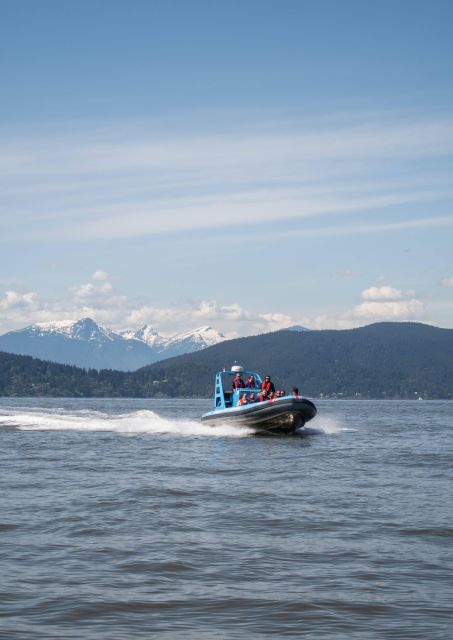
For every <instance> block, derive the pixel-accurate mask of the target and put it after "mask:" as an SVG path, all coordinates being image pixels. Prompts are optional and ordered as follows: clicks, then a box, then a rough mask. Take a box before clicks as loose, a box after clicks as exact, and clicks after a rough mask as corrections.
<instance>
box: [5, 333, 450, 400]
mask: <svg viewBox="0 0 453 640" xmlns="http://www.w3.org/2000/svg"><path fill="white" fill-rule="evenodd" d="M234 360H237V361H238V362H240V363H241V364H242V365H243V366H244V367H246V368H247V369H252V370H256V371H258V372H260V373H262V374H264V373H270V374H271V376H272V378H273V379H274V381H275V383H276V385H277V386H278V387H283V388H284V389H289V388H290V387H291V386H292V385H297V386H298V387H299V388H300V389H301V391H302V393H304V394H305V395H308V396H312V397H319V396H320V395H324V396H335V395H336V396H338V395H339V396H340V397H341V396H344V397H362V398H385V397H388V398H415V397H418V396H419V395H420V396H422V397H424V398H452V397H453V329H439V328H437V327H432V326H429V325H423V324H418V323H379V324H373V325H369V326H367V327H362V328H359V329H352V330H344V331H306V332H294V331H278V332H274V333H268V334H263V335H259V336H252V337H248V338H240V339H238V340H229V341H226V342H222V343H220V344H217V345H215V346H213V347H210V348H208V349H205V350H204V351H199V352H197V353H193V354H190V355H189V354H187V355H183V356H180V357H177V358H172V359H169V360H164V361H162V362H159V363H156V364H153V365H150V366H147V367H144V368H142V369H139V370H138V371H135V372H132V373H125V372H119V371H112V370H103V371H99V372H98V371H95V370H88V371H87V370H85V369H80V368H77V367H72V366H68V365H60V364H54V363H48V362H43V361H41V360H37V359H34V358H30V357H27V356H16V355H12V354H7V353H0V395H3V396H10V395H13V396H40V395H44V396H136V397H153V396H174V397H176V396H180V397H190V396H193V397H197V396H198V397H206V396H210V395H211V394H212V390H213V389H212V388H213V382H214V374H215V372H216V371H218V370H220V369H223V368H224V367H226V368H229V367H230V366H231V364H232V363H233V362H234Z"/></svg>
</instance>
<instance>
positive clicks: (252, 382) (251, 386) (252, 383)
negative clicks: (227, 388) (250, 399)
mask: <svg viewBox="0 0 453 640" xmlns="http://www.w3.org/2000/svg"><path fill="white" fill-rule="evenodd" d="M245 386H246V387H247V389H256V381H255V376H249V377H248V378H247V382H246V383H245Z"/></svg>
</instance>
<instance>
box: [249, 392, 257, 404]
mask: <svg viewBox="0 0 453 640" xmlns="http://www.w3.org/2000/svg"><path fill="white" fill-rule="evenodd" d="M253 402H256V398H255V394H254V393H253V391H252V393H251V394H250V395H249V404H252V403H253Z"/></svg>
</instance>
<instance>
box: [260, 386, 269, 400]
mask: <svg viewBox="0 0 453 640" xmlns="http://www.w3.org/2000/svg"><path fill="white" fill-rule="evenodd" d="M266 400H269V398H268V396H267V391H266V389H261V391H260V392H259V394H258V401H259V402H265V401H266Z"/></svg>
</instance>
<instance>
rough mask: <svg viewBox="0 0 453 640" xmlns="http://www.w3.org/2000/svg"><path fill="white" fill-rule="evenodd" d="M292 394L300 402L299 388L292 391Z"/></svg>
mask: <svg viewBox="0 0 453 640" xmlns="http://www.w3.org/2000/svg"><path fill="white" fill-rule="evenodd" d="M291 393H292V394H293V396H294V397H295V398H296V400H299V389H298V388H297V387H293V388H292V389H291Z"/></svg>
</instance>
